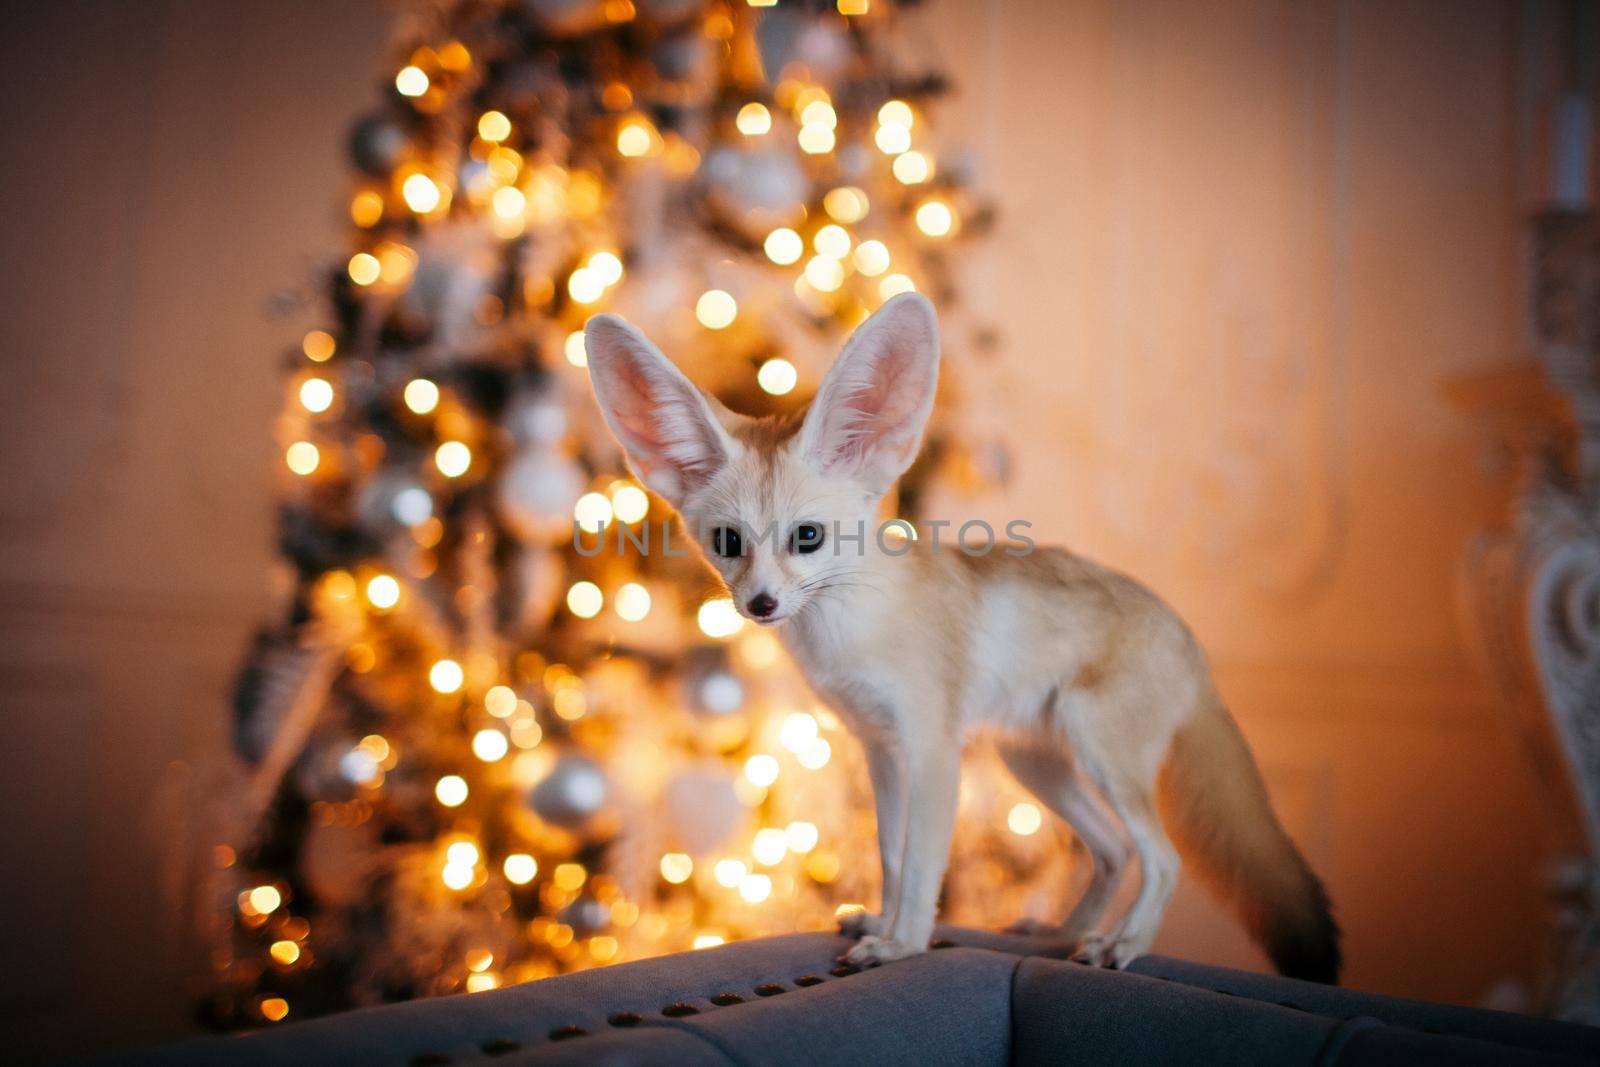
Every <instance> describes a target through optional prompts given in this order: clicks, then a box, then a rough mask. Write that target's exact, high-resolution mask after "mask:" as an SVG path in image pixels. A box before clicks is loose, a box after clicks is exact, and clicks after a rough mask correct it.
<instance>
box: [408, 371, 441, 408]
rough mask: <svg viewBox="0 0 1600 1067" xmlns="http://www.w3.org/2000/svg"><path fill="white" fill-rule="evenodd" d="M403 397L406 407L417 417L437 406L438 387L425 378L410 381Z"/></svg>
mask: <svg viewBox="0 0 1600 1067" xmlns="http://www.w3.org/2000/svg"><path fill="white" fill-rule="evenodd" d="M403 396H404V398H405V402H406V407H408V408H410V409H411V410H412V411H414V412H416V413H417V414H418V415H426V414H427V413H428V412H430V411H432V410H433V409H434V408H436V407H438V406H439V387H438V386H437V385H435V384H434V383H433V382H432V381H430V380H429V379H427V378H413V379H411V380H410V381H409V382H407V383H406V388H405V392H404V394H403Z"/></svg>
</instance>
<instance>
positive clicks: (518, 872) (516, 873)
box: [501, 852, 539, 885]
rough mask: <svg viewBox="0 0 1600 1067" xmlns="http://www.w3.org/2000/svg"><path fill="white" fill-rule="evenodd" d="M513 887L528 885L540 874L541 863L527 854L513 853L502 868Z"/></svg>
mask: <svg viewBox="0 0 1600 1067" xmlns="http://www.w3.org/2000/svg"><path fill="white" fill-rule="evenodd" d="M501 869H502V870H504V871H505V875H506V881H508V882H510V883H511V884H512V885H527V884H528V883H529V882H531V881H533V879H534V877H535V876H537V875H538V873H539V862H538V861H537V860H535V859H534V858H533V857H532V856H530V855H528V854H527V853H526V852H513V853H511V855H509V856H507V857H506V861H505V864H504V865H503V866H502V868H501Z"/></svg>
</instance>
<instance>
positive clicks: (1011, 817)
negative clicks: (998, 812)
mask: <svg viewBox="0 0 1600 1067" xmlns="http://www.w3.org/2000/svg"><path fill="white" fill-rule="evenodd" d="M1042 825H1044V815H1043V814H1042V813H1041V812H1040V811H1039V809H1038V807H1037V806H1036V805H1033V804H1030V803H1028V802H1027V801H1025V800H1024V801H1022V802H1021V803H1020V804H1015V805H1013V806H1012V808H1011V811H1010V812H1009V813H1007V815H1006V826H1007V828H1008V829H1010V831H1011V832H1012V833H1014V834H1016V835H1017V836H1018V837H1027V836H1029V835H1030V834H1035V833H1037V832H1038V831H1039V827H1040V826H1042Z"/></svg>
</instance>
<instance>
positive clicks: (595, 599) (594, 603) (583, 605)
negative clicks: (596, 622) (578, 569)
mask: <svg viewBox="0 0 1600 1067" xmlns="http://www.w3.org/2000/svg"><path fill="white" fill-rule="evenodd" d="M605 602H606V598H605V594H604V593H602V592H600V587H599V586H598V585H595V584H594V583H593V582H573V583H572V588H570V589H568V590H567V610H568V611H570V612H572V613H573V614H574V615H576V616H577V617H578V618H580V619H592V618H594V617H595V616H596V615H598V614H600V609H601V608H603V607H604V606H605Z"/></svg>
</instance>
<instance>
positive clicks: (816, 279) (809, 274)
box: [805, 256, 844, 293]
mask: <svg viewBox="0 0 1600 1067" xmlns="http://www.w3.org/2000/svg"><path fill="white" fill-rule="evenodd" d="M805 277H806V281H807V282H808V283H810V285H811V287H812V288H813V289H815V290H817V291H818V292H819V293H831V292H834V291H835V290H837V289H838V288H839V286H841V285H843V284H844V264H842V263H840V262H839V261H838V260H837V259H834V258H833V257H832V256H812V257H811V259H810V260H808V261H807V262H806V271H805Z"/></svg>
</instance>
